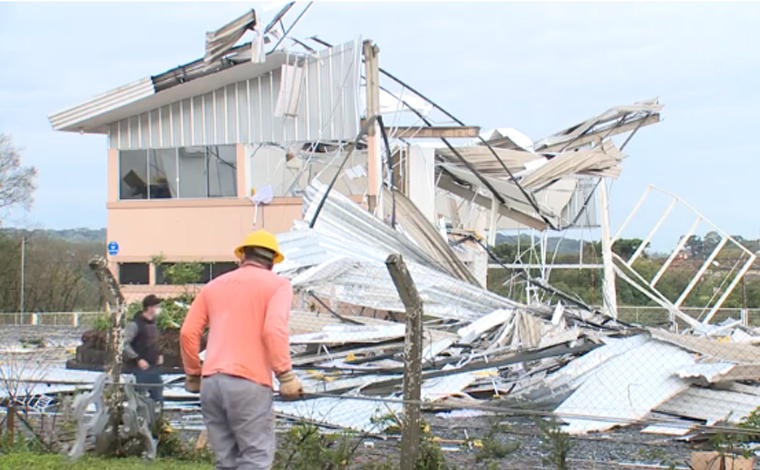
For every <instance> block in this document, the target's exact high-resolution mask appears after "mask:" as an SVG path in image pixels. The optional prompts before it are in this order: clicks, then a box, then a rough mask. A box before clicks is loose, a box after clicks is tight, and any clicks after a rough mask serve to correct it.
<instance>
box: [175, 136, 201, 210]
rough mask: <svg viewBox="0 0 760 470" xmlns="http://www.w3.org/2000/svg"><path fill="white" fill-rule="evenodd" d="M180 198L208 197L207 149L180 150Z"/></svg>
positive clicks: (186, 148) (187, 148) (184, 148)
mask: <svg viewBox="0 0 760 470" xmlns="http://www.w3.org/2000/svg"><path fill="white" fill-rule="evenodd" d="M178 155H179V197H184V198H205V197H206V149H205V148H204V147H183V148H180V149H179V152H178Z"/></svg>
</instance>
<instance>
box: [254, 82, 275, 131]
mask: <svg viewBox="0 0 760 470" xmlns="http://www.w3.org/2000/svg"><path fill="white" fill-rule="evenodd" d="M270 74H271V73H268V74H266V75H264V76H263V77H259V80H258V85H259V100H260V101H259V120H260V122H261V141H262V142H276V140H275V137H274V122H273V121H272V119H269V118H268V116H272V115H273V114H274V103H273V102H272V96H274V92H273V91H272V85H271V83H270V77H269V76H270Z"/></svg>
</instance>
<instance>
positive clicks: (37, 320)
mask: <svg viewBox="0 0 760 470" xmlns="http://www.w3.org/2000/svg"><path fill="white" fill-rule="evenodd" d="M38 322H39V317H38V315H37V314H36V313H33V314H32V325H36V324H37V323H38Z"/></svg>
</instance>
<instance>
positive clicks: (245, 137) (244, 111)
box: [235, 81, 250, 142]
mask: <svg viewBox="0 0 760 470" xmlns="http://www.w3.org/2000/svg"><path fill="white" fill-rule="evenodd" d="M236 87H237V99H236V101H235V102H236V104H237V111H236V114H237V136H238V140H237V141H238V142H250V134H249V128H250V126H249V120H250V113H249V110H248V107H249V103H250V97H249V96H248V92H249V90H248V81H245V82H238V83H237V85H236Z"/></svg>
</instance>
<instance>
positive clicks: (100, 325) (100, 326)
mask: <svg viewBox="0 0 760 470" xmlns="http://www.w3.org/2000/svg"><path fill="white" fill-rule="evenodd" d="M92 327H93V328H94V329H96V330H98V331H108V329H109V328H110V327H111V315H108V314H107V313H104V314H102V315H98V316H97V317H96V318H95V321H94V322H93V323H92Z"/></svg>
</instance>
